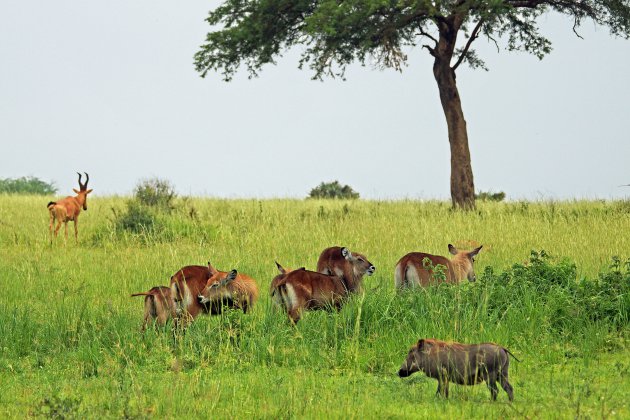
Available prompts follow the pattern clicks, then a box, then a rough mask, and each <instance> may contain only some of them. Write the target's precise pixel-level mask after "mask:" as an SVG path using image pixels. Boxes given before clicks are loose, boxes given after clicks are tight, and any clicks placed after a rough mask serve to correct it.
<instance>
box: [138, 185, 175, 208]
mask: <svg viewBox="0 0 630 420" xmlns="http://www.w3.org/2000/svg"><path fill="white" fill-rule="evenodd" d="M134 197H135V199H136V200H137V201H138V203H140V204H141V205H144V206H149V207H157V208H158V209H159V210H163V211H167V212H170V211H171V210H173V209H174V208H175V206H174V205H173V201H174V200H175V197H177V194H175V189H174V188H173V186H172V185H171V183H170V182H169V181H167V180H163V179H159V178H151V179H146V180H143V181H140V183H139V184H138V185H137V186H136V188H135V189H134Z"/></svg>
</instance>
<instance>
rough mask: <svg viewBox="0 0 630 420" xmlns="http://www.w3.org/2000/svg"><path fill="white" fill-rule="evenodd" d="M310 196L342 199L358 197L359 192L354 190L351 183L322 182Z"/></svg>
mask: <svg viewBox="0 0 630 420" xmlns="http://www.w3.org/2000/svg"><path fill="white" fill-rule="evenodd" d="M308 198H341V199H353V200H354V199H357V198H359V193H358V192H356V191H354V190H353V189H352V187H350V186H349V185H344V186H342V185H341V184H340V183H339V181H333V182H322V183H321V184H319V185H318V186H317V187H315V188H313V189H312V190H311V192H310V194H309V195H308Z"/></svg>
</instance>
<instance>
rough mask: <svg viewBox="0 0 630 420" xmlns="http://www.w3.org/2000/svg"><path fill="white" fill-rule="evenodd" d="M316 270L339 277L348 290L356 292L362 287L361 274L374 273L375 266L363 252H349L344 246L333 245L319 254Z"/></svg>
mask: <svg viewBox="0 0 630 420" xmlns="http://www.w3.org/2000/svg"><path fill="white" fill-rule="evenodd" d="M317 271H318V272H319V273H322V274H328V275H335V276H339V277H341V278H342V279H343V280H344V284H345V286H346V288H347V289H348V291H349V292H357V291H360V290H361V288H362V287H363V276H364V275H365V274H367V275H368V276H371V275H372V274H374V271H376V267H374V266H373V265H372V263H371V262H369V261H368V259H367V258H366V257H365V255H363V254H359V253H358V252H350V250H349V249H348V248H345V247H343V248H342V247H339V246H333V247H330V248H326V249H325V250H323V251H322V253H321V254H320V256H319V259H318V260H317Z"/></svg>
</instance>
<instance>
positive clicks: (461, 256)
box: [448, 244, 483, 281]
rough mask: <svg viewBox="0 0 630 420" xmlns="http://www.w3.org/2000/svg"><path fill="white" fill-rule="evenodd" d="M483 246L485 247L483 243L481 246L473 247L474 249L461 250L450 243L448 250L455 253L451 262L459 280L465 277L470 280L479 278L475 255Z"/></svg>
mask: <svg viewBox="0 0 630 420" xmlns="http://www.w3.org/2000/svg"><path fill="white" fill-rule="evenodd" d="M481 248H483V245H481V246H480V247H479V248H475V249H473V250H472V251H459V250H458V249H457V248H455V247H454V246H453V245H451V244H448V252H450V253H451V254H452V255H453V258H451V263H452V264H453V269H454V270H455V275H456V277H457V281H460V280H463V279H464V278H467V279H468V281H475V280H477V276H476V275H475V269H474V263H475V257H476V256H477V254H479V251H481Z"/></svg>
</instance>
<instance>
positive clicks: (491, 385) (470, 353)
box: [398, 338, 518, 401]
mask: <svg viewBox="0 0 630 420" xmlns="http://www.w3.org/2000/svg"><path fill="white" fill-rule="evenodd" d="M509 355H511V356H512V357H514V359H516V357H515V356H514V355H513V354H512V353H510V351H509V350H508V349H506V348H504V347H502V346H499V345H497V344H494V343H481V344H461V343H447V342H444V341H441V340H436V339H433V338H425V339H421V340H419V341H418V342H417V343H416V344H414V345H413V346H412V347H411V349H410V350H409V353H408V354H407V358H406V359H405V361H404V362H403V364H402V366H401V367H400V370H399V371H398V376H400V377H401V378H405V377H407V376H409V375H411V374H412V373H414V372H424V373H425V374H426V375H427V376H428V377H429V378H434V379H437V381H438V389H437V395H443V396H444V397H446V398H448V384H449V382H454V383H456V384H459V385H475V384H479V383H481V382H484V381H485V382H486V384H487V385H488V389H490V394H491V396H492V399H493V400H496V399H497V394H498V393H499V390H498V388H497V381H499V383H500V384H501V387H502V388H503V389H504V390H505V392H507V394H508V398H509V399H510V401H512V400H514V393H513V389H512V385H510V382H509V381H508V368H509V366H510V358H509ZM516 360H517V361H518V359H516Z"/></svg>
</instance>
